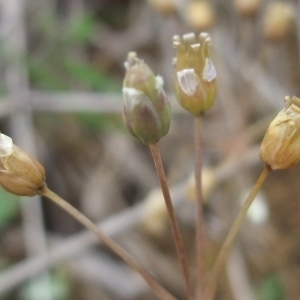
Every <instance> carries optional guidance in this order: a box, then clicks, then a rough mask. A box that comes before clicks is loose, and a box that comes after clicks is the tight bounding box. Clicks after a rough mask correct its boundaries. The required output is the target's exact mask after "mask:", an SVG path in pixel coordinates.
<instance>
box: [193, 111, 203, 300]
mask: <svg viewBox="0 0 300 300" xmlns="http://www.w3.org/2000/svg"><path fill="white" fill-rule="evenodd" d="M194 123H195V184H196V206H197V219H196V247H197V249H196V250H197V251H196V254H197V287H198V298H199V299H203V294H204V286H205V269H204V264H205V247H204V246H205V235H204V215H203V197H202V120H201V116H196V117H195V120H194Z"/></svg>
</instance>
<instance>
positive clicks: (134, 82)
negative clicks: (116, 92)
mask: <svg viewBox="0 0 300 300" xmlns="http://www.w3.org/2000/svg"><path fill="white" fill-rule="evenodd" d="M125 68H126V70H127V72H126V75H125V79H124V83H123V96H124V103H123V104H124V105H123V116H124V120H125V124H126V126H127V128H128V130H129V131H130V133H131V134H132V135H133V136H135V137H136V138H138V139H139V140H140V141H142V142H143V143H145V144H147V145H150V144H154V143H156V142H157V141H158V140H159V139H161V138H162V137H163V136H165V135H166V134H167V133H168V131H169V127H170V117H171V112H170V104H169V101H168V99H167V97H166V94H165V92H164V90H163V84H164V81H163V79H162V77H161V76H154V74H153V72H152V70H151V69H150V68H149V67H148V66H147V65H146V64H145V63H144V61H143V60H140V59H139V58H137V56H136V54H135V53H134V52H130V53H129V54H128V58H127V61H126V62H125Z"/></svg>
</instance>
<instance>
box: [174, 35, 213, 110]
mask: <svg viewBox="0 0 300 300" xmlns="http://www.w3.org/2000/svg"><path fill="white" fill-rule="evenodd" d="M173 45H174V47H175V48H176V50H177V55H176V58H175V59H174V66H175V76H174V88H175V94H176V96H177V99H178V102H179V103H180V105H181V106H182V107H183V108H185V109H186V110H187V111H189V112H190V113H192V114H193V115H200V114H202V113H203V112H205V111H207V110H208V109H210V108H211V107H212V105H213V104H214V101H215V97H216V90H217V85H216V77H217V74H216V69H215V67H214V64H213V62H212V60H211V58H210V53H209V48H210V37H209V35H208V34H207V33H201V34H200V35H199V37H198V38H196V36H195V35H194V34H193V33H190V34H185V35H184V36H183V37H182V38H181V37H179V36H174V38H173Z"/></svg>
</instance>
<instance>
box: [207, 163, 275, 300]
mask: <svg viewBox="0 0 300 300" xmlns="http://www.w3.org/2000/svg"><path fill="white" fill-rule="evenodd" d="M271 171H272V169H271V168H270V167H269V166H268V165H265V167H264V169H263V171H262V173H261V175H260V176H259V178H258V180H257V182H256V184H255V185H254V187H253V189H252V191H251V192H250V194H249V196H248V197H247V199H246V200H245V202H244V204H243V206H242V208H241V210H240V212H239V214H238V216H237V218H236V219H235V221H234V223H233V224H232V226H231V228H230V230H229V232H228V235H227V237H226V239H225V241H224V243H223V245H222V247H221V250H220V252H219V254H218V257H217V260H216V263H215V265H214V268H213V271H212V274H211V277H210V280H209V283H208V286H207V289H206V291H205V298H204V299H205V300H213V298H214V295H215V291H216V287H217V283H218V278H219V276H220V273H221V272H222V270H223V267H224V264H225V262H226V259H227V257H228V254H229V251H230V249H231V247H232V244H233V242H234V240H235V238H236V236H237V233H238V231H239V229H240V228H241V225H242V223H243V221H244V219H245V217H246V214H247V211H248V209H249V207H250V205H251V204H252V202H253V200H254V199H255V197H256V195H257V193H258V192H259V190H260V188H261V187H262V185H263V183H264V182H265V180H266V179H267V177H268V175H269V174H270V172H271Z"/></svg>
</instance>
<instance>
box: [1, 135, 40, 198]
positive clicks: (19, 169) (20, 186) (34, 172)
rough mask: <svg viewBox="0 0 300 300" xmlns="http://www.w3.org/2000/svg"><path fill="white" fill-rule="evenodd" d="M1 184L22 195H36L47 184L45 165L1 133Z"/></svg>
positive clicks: (8, 189) (6, 188)
mask: <svg viewBox="0 0 300 300" xmlns="http://www.w3.org/2000/svg"><path fill="white" fill-rule="evenodd" d="M0 185H1V186H2V187H3V188H4V189H5V190H7V191H8V192H10V193H13V194H16V195H20V196H35V195H37V194H39V192H40V190H41V189H42V188H43V187H44V185H45V170H44V168H43V166H42V165H41V164H40V163H39V162H38V161H37V160H36V159H35V158H33V157H32V156H31V155H29V154H28V153H27V152H25V151H23V150H22V149H20V148H19V147H17V146H16V145H14V144H13V141H12V139H11V138H10V137H8V136H6V135H4V134H0Z"/></svg>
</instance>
